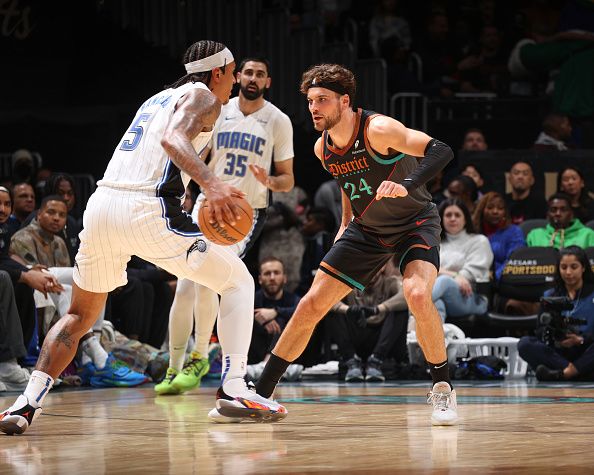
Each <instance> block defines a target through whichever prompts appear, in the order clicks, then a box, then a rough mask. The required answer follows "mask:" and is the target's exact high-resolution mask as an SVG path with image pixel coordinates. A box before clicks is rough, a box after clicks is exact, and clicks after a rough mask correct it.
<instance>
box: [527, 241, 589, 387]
mask: <svg viewBox="0 0 594 475" xmlns="http://www.w3.org/2000/svg"><path fill="white" fill-rule="evenodd" d="M547 296H557V297H566V298H567V299H568V301H569V303H570V304H571V310H562V311H558V310H555V309H554V308H553V309H552V310H551V311H550V312H549V313H551V314H552V316H551V318H542V317H543V311H544V310H547V308H546V305H545V307H543V308H542V311H541V313H540V316H539V321H540V322H541V324H543V323H546V325H547V326H546V327H545V328H541V330H543V331H542V334H543V335H552V338H551V339H552V341H549V342H548V344H547V343H546V340H547V339H548V338H541V339H539V338H537V337H534V336H525V337H522V338H521V339H520V341H519V343H518V351H519V353H520V356H521V357H522V358H523V359H524V360H526V361H527V362H528V364H529V365H530V366H531V367H532V368H536V377H537V379H538V380H539V381H560V380H565V379H574V378H576V377H578V376H579V377H580V378H584V377H589V376H592V375H593V374H594V344H593V343H594V341H593V340H592V334H593V332H594V301H593V299H594V274H593V273H592V268H591V267H590V263H589V261H588V257H587V256H586V253H585V252H584V251H583V250H582V249H581V248H579V247H578V246H569V247H567V248H564V249H561V250H560V251H559V259H558V261H557V266H556V269H555V287H554V288H553V289H551V290H547V291H546V292H545V297H547ZM557 311H558V312H560V315H558V316H557V317H555V315H554V313H555V312H557ZM547 317H549V315H547ZM573 319H583V320H584V321H585V324H582V325H579V326H573V325H572V323H573V322H572V320H573ZM550 323H553V325H550ZM551 332H552V333H551ZM543 340H545V341H543Z"/></svg>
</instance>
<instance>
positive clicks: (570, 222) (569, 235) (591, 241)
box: [526, 193, 594, 249]
mask: <svg viewBox="0 0 594 475" xmlns="http://www.w3.org/2000/svg"><path fill="white" fill-rule="evenodd" d="M547 203H548V211H547V218H548V220H549V224H547V225H546V226H545V227H544V228H536V229H533V230H532V231H530V232H529V233H528V236H527V237H526V242H527V244H528V246H545V247H550V246H553V247H556V248H557V249H561V248H563V247H568V246H579V247H581V248H582V249H585V248H587V247H591V246H594V230H592V229H590V228H588V227H586V226H584V225H583V224H582V222H581V221H580V220H579V219H577V218H575V217H574V214H573V209H572V207H571V198H570V197H569V196H568V195H566V194H564V193H555V194H554V195H552V196H551V197H550V198H549V200H548V202H547Z"/></svg>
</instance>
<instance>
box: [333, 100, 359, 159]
mask: <svg viewBox="0 0 594 475" xmlns="http://www.w3.org/2000/svg"><path fill="white" fill-rule="evenodd" d="M361 113H362V110H361V109H357V120H356V121H355V128H354V129H353V135H352V136H351V140H349V143H348V144H347V145H346V147H344V148H342V149H339V148H334V147H333V146H332V145H330V144H329V143H328V131H327V130H324V142H325V143H326V147H327V148H328V150H330V151H331V152H333V153H335V154H336V155H340V156H341V157H342V156H343V155H344V154H345V153H347V152H348V151H349V150H350V149H351V147H352V146H353V144H354V143H355V139H356V138H357V134H358V133H359V123H360V122H361Z"/></svg>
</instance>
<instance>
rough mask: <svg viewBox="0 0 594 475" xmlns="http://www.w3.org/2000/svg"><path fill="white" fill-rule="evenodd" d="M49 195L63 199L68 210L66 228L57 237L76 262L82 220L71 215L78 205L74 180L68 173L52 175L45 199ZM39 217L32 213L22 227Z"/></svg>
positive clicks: (71, 258)
mask: <svg viewBox="0 0 594 475" xmlns="http://www.w3.org/2000/svg"><path fill="white" fill-rule="evenodd" d="M49 195H58V196H60V197H62V199H63V200H64V202H65V203H66V206H67V208H68V215H67V217H66V226H64V229H63V230H62V231H61V232H60V233H58V234H57V235H56V236H57V237H59V238H61V239H63V240H64V242H65V243H66V247H67V248H68V255H69V256H70V261H71V262H74V259H75V257H76V253H77V252H78V247H79V246H80V239H79V238H78V235H79V233H80V231H81V229H82V220H79V219H76V218H75V217H74V216H73V215H72V214H71V213H72V210H73V209H74V205H75V204H76V195H75V188H74V179H73V178H72V177H71V176H70V175H68V174H66V173H55V174H53V175H51V176H50V177H49V178H48V179H47V180H46V182H45V186H44V189H43V197H45V196H49ZM36 216H37V212H36V211H35V212H33V213H31V214H30V215H29V216H28V217H27V219H25V221H23V223H22V226H26V225H27V224H29V223H30V222H31V220H32V219H34V218H35V217H36Z"/></svg>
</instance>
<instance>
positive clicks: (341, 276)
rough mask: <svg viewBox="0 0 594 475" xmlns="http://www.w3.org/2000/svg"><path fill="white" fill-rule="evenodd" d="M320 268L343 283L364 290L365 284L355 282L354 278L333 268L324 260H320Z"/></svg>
mask: <svg viewBox="0 0 594 475" xmlns="http://www.w3.org/2000/svg"><path fill="white" fill-rule="evenodd" d="M320 270H321V271H324V272H325V273H326V274H328V275H330V276H332V277H334V278H335V279H337V280H340V281H341V282H342V283H343V284H346V285H348V286H349V287H351V288H352V287H355V288H357V289H359V290H365V286H364V285H363V284H361V283H359V282H357V281H356V280H355V279H353V278H351V277H349V276H348V275H346V274H343V273H342V272H340V271H339V270H338V269H335V268H334V267H332V266H331V265H329V264H328V263H326V262H324V261H322V262H320Z"/></svg>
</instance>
